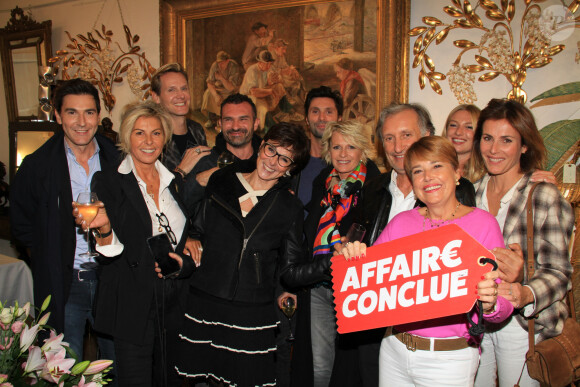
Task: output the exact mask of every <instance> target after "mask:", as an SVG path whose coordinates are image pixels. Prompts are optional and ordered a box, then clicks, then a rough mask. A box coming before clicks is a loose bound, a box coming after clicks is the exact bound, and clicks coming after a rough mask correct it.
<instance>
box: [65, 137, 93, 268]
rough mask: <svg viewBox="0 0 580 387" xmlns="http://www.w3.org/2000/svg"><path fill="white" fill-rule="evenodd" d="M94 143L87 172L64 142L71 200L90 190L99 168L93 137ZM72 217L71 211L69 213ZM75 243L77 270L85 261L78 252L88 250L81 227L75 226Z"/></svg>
mask: <svg viewBox="0 0 580 387" xmlns="http://www.w3.org/2000/svg"><path fill="white" fill-rule="evenodd" d="M93 143H94V144H95V153H93V155H92V156H91V157H90V158H89V162H88V164H89V173H88V175H87V172H86V171H85V168H84V167H83V166H82V165H81V164H80V163H79V162H78V161H77V158H76V156H75V154H74V152H73V150H72V149H71V147H70V146H69V145H68V144H67V142H66V141H65V142H64V148H65V153H66V160H67V162H68V173H69V175H70V187H71V190H72V197H73V200H76V199H77V197H78V196H79V193H81V192H90V191H91V180H92V179H93V175H94V174H95V172H97V171H100V170H101V160H100V158H99V144H98V143H97V140H95V139H93ZM71 217H72V213H71ZM76 238H77V243H76V249H75V262H74V268H75V269H77V270H79V269H80V268H81V267H80V266H81V263H84V262H87V260H88V259H87V258H86V257H80V256H79V254H82V253H86V252H87V250H88V244H87V234H86V233H85V232H84V231H83V230H82V228H80V227H78V228H77V233H76Z"/></svg>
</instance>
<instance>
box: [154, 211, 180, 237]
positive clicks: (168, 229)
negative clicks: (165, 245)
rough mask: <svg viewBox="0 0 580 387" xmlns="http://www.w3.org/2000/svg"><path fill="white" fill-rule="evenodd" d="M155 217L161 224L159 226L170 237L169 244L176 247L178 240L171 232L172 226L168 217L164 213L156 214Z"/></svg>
mask: <svg viewBox="0 0 580 387" xmlns="http://www.w3.org/2000/svg"><path fill="white" fill-rule="evenodd" d="M155 216H156V217H157V221H158V222H159V225H160V226H161V227H163V228H164V229H165V233H166V234H167V236H168V237H169V242H171V244H174V245H176V244H177V238H175V234H174V233H173V231H172V230H171V226H170V225H169V220H168V219H167V216H165V214H164V213H163V212H162V213H160V214H155ZM159 231H161V230H159Z"/></svg>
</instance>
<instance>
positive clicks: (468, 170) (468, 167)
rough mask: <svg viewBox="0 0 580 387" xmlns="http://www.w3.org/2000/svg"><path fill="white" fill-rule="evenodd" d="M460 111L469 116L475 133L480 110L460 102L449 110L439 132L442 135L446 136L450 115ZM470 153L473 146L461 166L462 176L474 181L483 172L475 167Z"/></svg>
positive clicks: (479, 177)
mask: <svg viewBox="0 0 580 387" xmlns="http://www.w3.org/2000/svg"><path fill="white" fill-rule="evenodd" d="M460 111H466V112H468V113H469V115H470V116H471V124H472V125H473V132H474V134H475V129H476V128H477V120H478V119H479V114H480V113H481V110H480V109H479V108H478V107H477V106H475V105H470V104H462V105H458V106H456V107H455V108H454V109H453V110H451V112H450V113H449V115H448V116H447V120H446V121H445V127H444V128H443V132H441V135H442V136H443V137H445V138H447V127H448V126H449V122H450V121H451V117H453V115H454V114H455V113H457V112H460ZM472 155H473V147H472V151H471V154H470V156H469V160H467V162H466V163H465V166H464V167H463V177H465V178H466V179H467V180H469V181H471V182H472V183H474V182H476V181H477V180H479V179H481V178H482V177H483V175H484V174H485V173H483V172H482V170H481V168H476V167H475V165H474V162H473V157H472Z"/></svg>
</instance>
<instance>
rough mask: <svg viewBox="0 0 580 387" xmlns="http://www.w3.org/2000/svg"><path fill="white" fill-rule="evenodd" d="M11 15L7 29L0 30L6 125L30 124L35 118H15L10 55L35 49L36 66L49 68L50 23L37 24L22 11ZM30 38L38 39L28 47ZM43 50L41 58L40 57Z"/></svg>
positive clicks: (15, 94)
mask: <svg viewBox="0 0 580 387" xmlns="http://www.w3.org/2000/svg"><path fill="white" fill-rule="evenodd" d="M10 13H11V18H10V20H9V21H8V23H7V24H6V27H4V28H0V56H1V58H2V73H3V75H4V92H5V94H6V108H7V110H8V121H10V122H12V121H30V120H33V119H36V118H37V117H36V116H19V115H18V103H17V90H16V86H15V85H16V82H15V79H14V63H13V62H12V55H11V51H12V50H13V49H17V48H24V47H36V54H37V55H36V58H37V60H38V65H39V66H48V60H49V58H50V57H51V56H52V42H51V35H52V21H51V20H46V21H44V22H42V23H38V22H36V21H34V20H33V19H32V18H31V17H30V16H28V15H25V14H24V11H23V10H22V8H19V7H16V8H14V9H13V10H12V11H11V12H10ZM33 38H37V39H38V41H37V42H36V43H34V44H31V43H27V41H28V40H29V39H33ZM41 45H42V46H43V47H41ZM43 49H44V55H42V52H43Z"/></svg>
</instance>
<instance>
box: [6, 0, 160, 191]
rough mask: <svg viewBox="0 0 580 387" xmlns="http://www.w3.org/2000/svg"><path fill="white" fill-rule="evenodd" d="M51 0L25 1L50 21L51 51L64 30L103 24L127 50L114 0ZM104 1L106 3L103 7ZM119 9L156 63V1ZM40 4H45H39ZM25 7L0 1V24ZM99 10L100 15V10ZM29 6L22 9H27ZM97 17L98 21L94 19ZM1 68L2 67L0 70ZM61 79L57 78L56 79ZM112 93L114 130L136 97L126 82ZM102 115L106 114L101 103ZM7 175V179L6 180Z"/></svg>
mask: <svg viewBox="0 0 580 387" xmlns="http://www.w3.org/2000/svg"><path fill="white" fill-rule="evenodd" d="M55 3H57V2H56V1H50V0H27V1H26V6H27V5H28V4H30V5H31V6H32V8H31V9H30V11H31V12H32V17H33V19H35V20H36V21H38V22H41V21H44V20H52V50H53V55H55V53H56V51H57V50H59V49H64V48H65V47H66V44H68V43H69V40H68V37H67V36H66V34H65V31H69V32H70V33H71V35H73V36H74V35H76V34H83V35H86V33H87V32H89V31H92V29H93V26H94V25H95V22H96V26H97V28H99V29H100V28H101V24H104V25H105V26H106V27H107V29H110V30H112V31H113V41H117V42H118V43H119V44H120V46H121V48H123V49H126V47H127V46H126V44H127V43H126V41H125V33H124V31H123V25H122V22H121V16H120V13H119V10H118V7H117V2H116V0H105V1H102V0H80V1H79V0H77V1H71V2H67V3H63V2H58V4H55ZM103 3H105V5H104V7H103ZM120 3H121V11H122V14H123V17H124V20H125V23H126V24H127V25H128V26H129V28H130V30H131V33H132V34H133V35H139V36H140V40H139V43H138V44H139V45H140V46H141V51H142V52H143V51H144V52H145V53H146V57H147V59H148V60H149V61H150V62H151V64H152V65H153V67H158V66H159V0H121V2H120ZM42 4H47V5H46V6H42ZM17 5H18V6H20V7H26V6H25V5H24V4H23V2H22V1H18V0H2V2H0V26H1V27H4V26H6V23H7V22H8V20H9V19H10V9H13V8H14V7H15V6H17ZM101 8H102V12H101V14H100V16H98V15H99V11H100V10H101ZM27 10H28V9H27V8H24V11H25V12H26V11H27ZM97 16H98V20H97ZM0 71H1V70H0ZM59 79H60V78H59ZM0 89H1V90H3V89H4V80H3V78H2V77H1V76H0ZM113 90H114V95H115V97H116V98H117V103H116V105H115V108H114V109H113V110H112V112H111V116H112V117H111V119H112V120H113V123H114V124H115V126H114V128H115V129H117V127H118V124H119V114H120V112H121V110H122V107H123V106H124V105H125V104H126V103H128V102H131V101H133V100H135V98H136V97H135V96H134V95H133V94H132V93H131V91H130V89H129V87H128V86H127V84H126V82H123V83H120V84H117V85H116V86H115V87H114V89H113ZM101 107H102V111H101V118H102V117H105V116H108V113H107V111H106V110H105V108H104V106H103V104H102V103H101ZM0 123H1V124H0V161H2V162H3V163H4V164H6V166H7V167H8V164H9V154H8V117H7V113H6V99H5V95H4V92H3V91H2V92H0ZM7 179H8V178H6V180H7Z"/></svg>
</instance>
